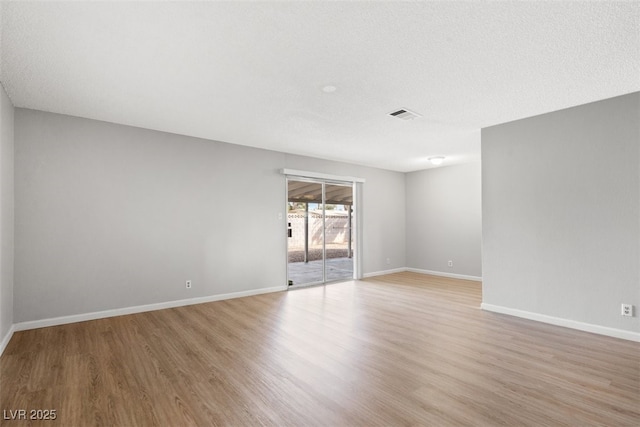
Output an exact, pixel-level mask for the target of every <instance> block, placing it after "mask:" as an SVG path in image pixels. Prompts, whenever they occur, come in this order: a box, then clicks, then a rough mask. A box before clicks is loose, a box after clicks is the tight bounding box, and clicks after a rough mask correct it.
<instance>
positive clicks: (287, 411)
mask: <svg viewBox="0 0 640 427" xmlns="http://www.w3.org/2000/svg"><path fill="white" fill-rule="evenodd" d="M480 300H481V298H480V284H479V283H475V282H469V281H464V280H454V279H445V278H437V277H432V276H424V275H418V274H413V273H399V274H393V275H389V276H383V277H378V278H373V279H368V280H365V281H361V282H348V283H343V284H335V285H329V286H325V287H315V288H306V289H300V290H295V291H290V292H282V293H274V294H267V295H260V296H254V297H248V298H242V299H235V300H229V301H221V302H214V303H208V304H201V305H195V306H189V307H181V308H175V309H168V310H162V311H156V312H150V313H143V314H136V315H130V316H122V317H117V318H110V319H103V320H96V321H91V322H83V323H76V324H71V325H64V326H57V327H51V328H44V329H38V330H32V331H25V332H18V333H16V334H15V335H14V336H13V339H12V340H11V342H10V343H9V345H8V347H7V349H6V350H5V353H4V355H3V356H2V358H1V359H0V374H1V379H0V385H1V392H0V409H3V410H5V411H8V410H16V409H27V410H29V409H56V411H57V420H56V421H48V422H41V423H40V424H38V425H50V426H53V425H59V426H84V425H87V426H89V425H121V426H134V425H141V426H151V425H170V426H186V425H199V426H208V425H234V426H244V425H278V426H281V425H296V426H302V425H322V426H346V425H361V426H395V425H427V426H447V425H474V426H480V425H488V426H493V425H508V426H526V425H531V426H542V425H550V426H552V425H573V426H587V425H607V426H624V425H634V426H638V425H639V422H640V344H639V343H633V342H630V341H623V340H618V339H614V338H608V337H603V336H598V335H593V334H589V333H584V332H579V331H574V330H570V329H565V328H560V327H555V326H551V325H545V324H542V323H536V322H530V321H526V320H523V319H518V318H514V317H509V316H504V315H499V314H495V313H489V312H484V311H482V310H480V309H479V308H478V307H479V305H480ZM0 421H2V420H0ZM3 423H5V425H7V426H18V425H23V424H24V423H21V422H18V421H6V420H4V421H3Z"/></svg>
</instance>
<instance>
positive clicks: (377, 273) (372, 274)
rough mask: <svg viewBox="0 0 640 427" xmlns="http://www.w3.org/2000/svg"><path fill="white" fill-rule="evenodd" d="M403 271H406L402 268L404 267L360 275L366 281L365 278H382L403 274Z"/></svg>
mask: <svg viewBox="0 0 640 427" xmlns="http://www.w3.org/2000/svg"><path fill="white" fill-rule="evenodd" d="M405 271H407V269H406V268H404V267H402V268H393V269H391V270H383V271H374V272H371V273H364V274H363V275H362V278H363V279H366V278H367V277H375V276H384V275H385V274H393V273H403V272H405Z"/></svg>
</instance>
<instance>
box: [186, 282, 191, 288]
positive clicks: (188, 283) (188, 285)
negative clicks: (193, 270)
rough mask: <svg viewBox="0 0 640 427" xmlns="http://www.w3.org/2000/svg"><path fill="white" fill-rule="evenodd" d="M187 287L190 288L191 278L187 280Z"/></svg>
mask: <svg viewBox="0 0 640 427" xmlns="http://www.w3.org/2000/svg"><path fill="white" fill-rule="evenodd" d="M187 289H191V280H187Z"/></svg>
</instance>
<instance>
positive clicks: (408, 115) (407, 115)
mask: <svg viewBox="0 0 640 427" xmlns="http://www.w3.org/2000/svg"><path fill="white" fill-rule="evenodd" d="M389 115H390V116H392V117H397V118H399V119H402V120H413V119H416V118H418V117H422V116H421V115H420V114H418V113H414V112H413V111H411V110H407V109H406V108H403V109H401V110H398V111H394V112H393V113H389Z"/></svg>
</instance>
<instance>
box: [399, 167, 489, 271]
mask: <svg viewBox="0 0 640 427" xmlns="http://www.w3.org/2000/svg"><path fill="white" fill-rule="evenodd" d="M405 182H406V197H407V214H406V218H407V230H410V232H409V233H408V234H407V267H409V268H416V269H420V270H430V271H437V272H442V273H449V274H460V275H465V276H475V277H481V276H482V259H481V256H480V254H481V245H482V234H481V227H482V220H481V172H480V163H467V164H462V165H455V166H447V167H440V168H433V169H428V170H424V171H418V172H411V173H408V174H406V179H405ZM449 260H451V261H453V267H449V266H448V264H447V262H448V261H449Z"/></svg>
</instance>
